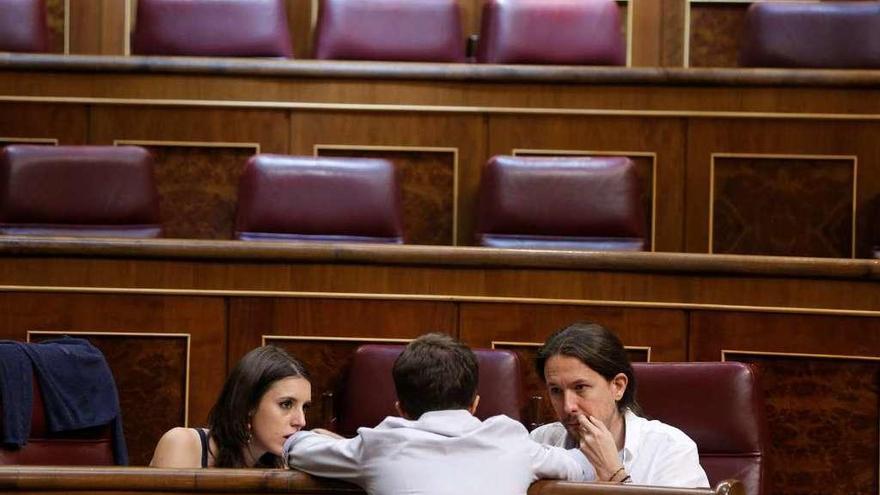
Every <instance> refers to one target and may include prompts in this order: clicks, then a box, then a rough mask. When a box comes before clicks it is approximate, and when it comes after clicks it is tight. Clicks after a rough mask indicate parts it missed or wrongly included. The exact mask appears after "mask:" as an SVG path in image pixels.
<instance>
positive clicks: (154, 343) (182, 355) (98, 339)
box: [31, 333, 189, 466]
mask: <svg viewBox="0 0 880 495" xmlns="http://www.w3.org/2000/svg"><path fill="white" fill-rule="evenodd" d="M58 336H60V335H57V334H56V335H51V334H49V335H47V334H45V333H38V334H32V335H31V341H32V342H39V341H43V340H47V339H52V338H56V337H58ZM74 336H75V337H79V338H84V339H86V340H88V341H89V342H91V343H92V344H93V345H94V346H95V347H97V348H98V349H100V350H101V352H102V353H103V354H104V357H105V358H106V359H107V364H109V365H110V370H111V371H112V372H113V376H114V378H115V381H116V389H117V391H118V393H119V405H120V407H121V409H122V420H123V428H124V431H125V442H126V446H127V447H128V456H129V464H130V465H132V466H146V465H148V464H149V463H150V459H152V457H153V450H154V449H155V448H156V442H157V439H158V438H159V437H161V436H162V434H163V433H165V432H166V431H168V429H170V428H173V427H175V426H180V425H183V424H186V411H185V403H186V400H187V392H188V390H187V375H188V373H189V369H188V368H187V365H188V364H189V363H188V354H189V345H188V344H189V342H188V338H187V337H186V336H177V335H175V336H168V337H161V336H141V335H138V334H129V335H100V334H90V335H74Z"/></svg>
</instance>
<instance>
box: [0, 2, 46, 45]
mask: <svg viewBox="0 0 880 495" xmlns="http://www.w3.org/2000/svg"><path fill="white" fill-rule="evenodd" d="M46 51H49V27H48V26H47V24H46V3H45V0H0V52H46Z"/></svg>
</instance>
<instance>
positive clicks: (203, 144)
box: [113, 139, 260, 153]
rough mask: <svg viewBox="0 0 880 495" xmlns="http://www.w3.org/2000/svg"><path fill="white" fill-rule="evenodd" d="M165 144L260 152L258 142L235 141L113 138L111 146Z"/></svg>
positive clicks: (168, 145)
mask: <svg viewBox="0 0 880 495" xmlns="http://www.w3.org/2000/svg"><path fill="white" fill-rule="evenodd" d="M119 145H134V146H166V147H176V146H179V147H181V148H253V149H254V150H255V153H259V152H260V143H236V142H227V141H162V140H149V139H114V140H113V146H119Z"/></svg>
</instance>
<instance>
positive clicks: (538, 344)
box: [492, 340, 652, 363]
mask: <svg viewBox="0 0 880 495" xmlns="http://www.w3.org/2000/svg"><path fill="white" fill-rule="evenodd" d="M496 345H498V346H507V347H541V346H542V345H544V343H543V342H517V341H504V340H493V341H492V349H495V346H496ZM623 348H624V349H626V350H629V351H646V353H647V355H648V357H647V359H648V360H647V361H645V362H646V363H650V362H651V348H652V346H649V345H625V346H623Z"/></svg>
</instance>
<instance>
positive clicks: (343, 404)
mask: <svg viewBox="0 0 880 495" xmlns="http://www.w3.org/2000/svg"><path fill="white" fill-rule="evenodd" d="M403 348H404V346H402V345H363V346H361V347H359V348H358V350H357V351H356V352H355V354H354V357H353V358H352V360H351V363H350V367H349V369H348V372H347V378H346V380H345V383H344V385H343V387H342V390H341V391H340V392H339V393H338V394H336V404H335V411H336V419H335V422H334V425H332V427H333V428H334V429H335V430H336V431H337V432H338V433H340V434H342V435H345V436H354V435H355V434H356V433H357V429H358V428H360V427H362V426H366V427H373V426H376V425H377V424H379V423H380V422H381V421H382V420H383V419H385V417H386V416H396V415H397V412H396V411H395V410H394V402H395V401H396V400H397V394H396V392H395V390H394V380H393V378H392V377H391V369H392V367H393V366H394V361H395V360H396V359H397V356H399V355H400V353H401V352H403ZM474 354H476V356H477V361H478V362H479V365H480V378H479V387H478V391H477V393H478V394H479V395H480V403H479V405H478V406H477V411H476V416H477V417H479V418H480V419H486V418H489V417H492V416H496V415H498V414H506V415H507V416H510V417H511V418H513V419H516V420H521V419H522V418H523V408H525V407H526V401H525V397H524V389H523V383H522V378H521V375H522V373H521V371H520V363H519V359H518V358H517V356H516V354H514V353H513V352H510V351H505V350H490V349H474Z"/></svg>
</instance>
